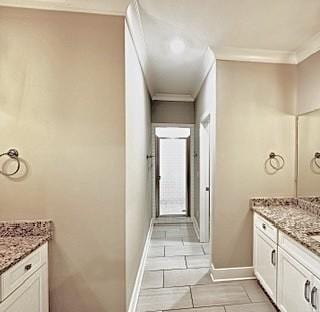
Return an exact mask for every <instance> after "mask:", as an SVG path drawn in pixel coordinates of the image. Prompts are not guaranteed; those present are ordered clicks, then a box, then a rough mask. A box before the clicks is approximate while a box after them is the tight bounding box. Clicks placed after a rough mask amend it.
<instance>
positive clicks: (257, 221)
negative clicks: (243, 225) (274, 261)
mask: <svg viewBox="0 0 320 312" xmlns="http://www.w3.org/2000/svg"><path fill="white" fill-rule="evenodd" d="M254 226H255V227H256V228H258V229H259V230H260V231H261V232H263V233H264V234H265V235H266V236H267V237H269V238H270V239H271V240H272V241H274V242H275V243H277V242H278V230H277V229H276V228H275V227H274V226H273V225H272V224H271V223H270V222H269V221H267V220H266V219H264V218H263V217H261V216H259V215H257V214H256V213H255V214H254Z"/></svg>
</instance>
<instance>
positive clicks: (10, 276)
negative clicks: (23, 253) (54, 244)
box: [0, 243, 48, 302]
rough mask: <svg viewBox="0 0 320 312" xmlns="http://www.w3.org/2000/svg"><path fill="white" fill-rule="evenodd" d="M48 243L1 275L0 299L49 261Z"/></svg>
mask: <svg viewBox="0 0 320 312" xmlns="http://www.w3.org/2000/svg"><path fill="white" fill-rule="evenodd" d="M47 258H48V244H47V243H46V244H44V245H43V246H41V247H40V248H38V249H36V250H35V251H33V252H32V253H31V254H30V255H29V256H27V257H26V258H25V259H23V260H21V261H19V262H18V263H17V264H16V265H14V266H13V267H12V268H10V269H9V270H8V271H6V272H4V273H3V274H2V275H1V277H0V280H1V289H0V300H1V302H2V301H3V300H4V299H5V298H7V297H8V296H9V295H10V294H11V293H12V292H13V291H14V290H16V289H17V288H18V287H19V286H20V285H21V284H23V283H24V282H25V281H26V280H27V279H28V278H29V277H30V276H31V275H32V274H33V273H35V272H36V271H37V270H38V269H39V268H40V267H42V266H43V265H44V264H46V263H47Z"/></svg>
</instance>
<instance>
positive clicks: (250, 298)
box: [239, 281, 254, 303]
mask: <svg viewBox="0 0 320 312" xmlns="http://www.w3.org/2000/svg"><path fill="white" fill-rule="evenodd" d="M239 284H240V286H241V287H242V288H243V290H244V292H245V293H246V295H247V297H248V299H249V301H250V303H254V302H253V301H252V300H251V298H250V296H249V293H248V292H247V290H246V288H245V287H244V286H243V285H242V283H241V281H240V282H239Z"/></svg>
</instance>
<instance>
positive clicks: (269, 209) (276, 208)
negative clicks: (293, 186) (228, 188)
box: [251, 199, 320, 257]
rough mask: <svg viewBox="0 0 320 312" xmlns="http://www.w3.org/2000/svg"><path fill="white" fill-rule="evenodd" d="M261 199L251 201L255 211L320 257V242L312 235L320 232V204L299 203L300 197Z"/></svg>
mask: <svg viewBox="0 0 320 312" xmlns="http://www.w3.org/2000/svg"><path fill="white" fill-rule="evenodd" d="M259 200H260V202H259ZM259 200H258V199H253V200H252V201H251V208H252V209H253V211H255V212H256V213H257V214H259V215H261V216H262V217H264V218H265V219H266V220H268V221H269V222H270V223H272V224H273V225H274V226H275V227H276V228H277V229H279V230H280V231H282V232H283V233H285V234H287V235H288V236H290V237H291V238H293V239H294V240H295V241H297V242H298V243H300V244H301V245H303V246H304V247H306V248H307V249H309V250H310V251H312V252H313V253H314V254H316V255H317V256H319V257H320V243H319V242H317V241H316V240H314V239H312V238H311V237H310V236H311V235H315V234H320V216H319V214H318V211H317V209H319V211H320V206H318V207H315V206H314V204H313V205H310V206H308V204H307V203H305V202H302V203H299V200H300V199H291V200H289V199H286V200H284V201H282V202H281V201H280V202H279V201H278V202H277V201H275V202H272V201H268V202H264V200H265V199H264V200H261V199H259ZM261 204H263V205H261ZM316 208H317V209H316Z"/></svg>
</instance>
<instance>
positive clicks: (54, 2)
mask: <svg viewBox="0 0 320 312" xmlns="http://www.w3.org/2000/svg"><path fill="white" fill-rule="evenodd" d="M0 7H13V8H24V9H36V10H50V11H64V12H76V13H91V14H100V15H116V16H125V15H126V12H121V11H117V10H109V9H103V8H99V9H97V8H94V7H90V5H88V7H82V6H77V5H75V4H73V3H68V2H67V1H66V0H0Z"/></svg>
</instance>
